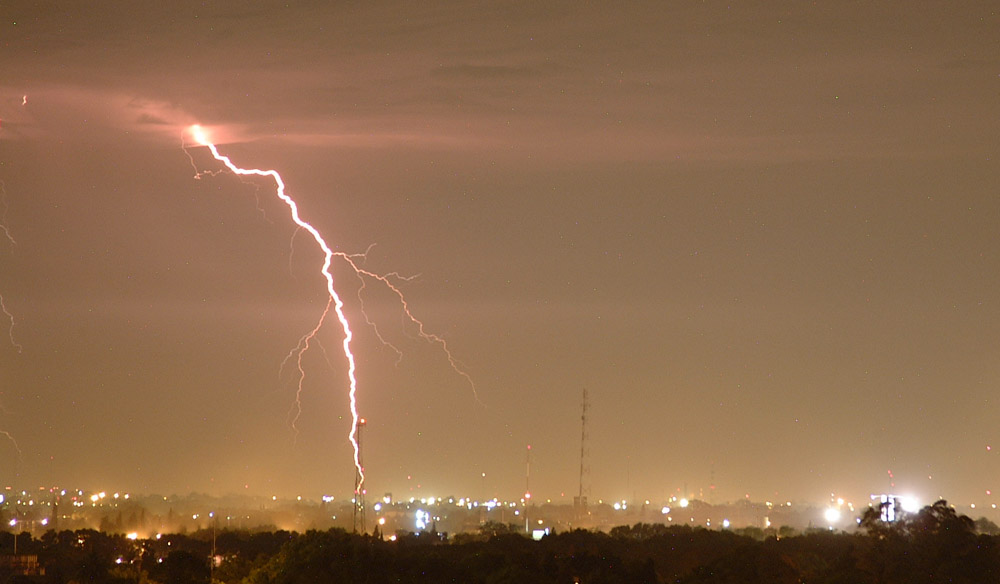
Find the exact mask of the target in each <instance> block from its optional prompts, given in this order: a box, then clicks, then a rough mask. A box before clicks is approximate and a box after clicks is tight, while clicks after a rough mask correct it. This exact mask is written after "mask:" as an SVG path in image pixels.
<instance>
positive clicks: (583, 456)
mask: <svg viewBox="0 0 1000 584" xmlns="http://www.w3.org/2000/svg"><path fill="white" fill-rule="evenodd" d="M589 407H590V401H589V400H588V399H587V389H586V388H584V389H583V408H582V412H581V414H580V492H579V494H578V495H577V496H576V497H573V508H574V510H575V511H576V517H577V521H579V520H580V519H582V518H583V517H584V516H585V515H586V514H587V496H588V495H589V494H590V485H589V484H588V483H589V482H590V481H589V479H590V466H589V464H588V457H587V454H588V451H587V409H589Z"/></svg>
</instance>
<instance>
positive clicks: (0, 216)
mask: <svg viewBox="0 0 1000 584" xmlns="http://www.w3.org/2000/svg"><path fill="white" fill-rule="evenodd" d="M0 231H2V232H3V234H4V237H5V238H6V239H7V241H8V242H9V243H10V247H11V249H13V248H14V247H15V246H17V242H16V241H14V236H13V235H11V233H10V228H8V227H7V186H6V185H5V184H4V182H3V181H2V180H0ZM0 312H3V314H4V316H6V317H7V321H8V322H9V323H10V325H9V326H8V327H7V336H8V337H10V344H11V345H13V347H14V348H15V349H17V352H18V353H20V352H21V350H22V347H21V345H20V344H19V343H18V342H17V340H15V339H14V324H15V323H14V315H13V314H11V312H10V311H9V310H7V305H6V304H5V303H4V300H3V294H0ZM8 438H10V436H8ZM11 440H13V438H11ZM15 444H16V443H15Z"/></svg>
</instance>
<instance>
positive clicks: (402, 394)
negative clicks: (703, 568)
mask: <svg viewBox="0 0 1000 584" xmlns="http://www.w3.org/2000/svg"><path fill="white" fill-rule="evenodd" d="M0 15H2V18H0V26H2V27H3V34H2V35H0V70H2V71H3V76H2V80H0V181H2V183H0V187H2V191H0V227H2V230H0V297H2V304H3V308H4V311H3V313H0V332H2V333H3V334H0V431H2V432H4V433H5V434H9V436H6V435H4V434H0V485H15V486H16V487H18V488H23V487H27V486H33V487H37V486H46V487H51V486H58V485H62V486H67V487H71V488H77V487H79V488H87V489H103V488H113V489H116V490H121V491H122V492H126V491H128V492H134V493H190V492H199V493H208V494H211V495H225V494H230V493H238V494H239V493H246V494H251V495H255V496H256V495H266V496H271V495H272V494H273V495H277V496H281V497H294V496H297V495H306V496H309V497H312V498H314V499H315V498H318V497H319V496H320V495H321V494H326V493H330V494H335V495H337V496H338V497H341V496H344V495H349V493H350V491H351V489H352V486H353V480H354V466H353V460H352V449H351V445H350V443H349V441H348V433H349V431H350V429H351V412H350V410H349V404H348V383H347V378H346V374H347V362H346V360H345V358H344V355H343V354H342V353H341V352H340V346H341V343H342V341H343V331H342V330H341V329H340V328H338V326H336V323H334V322H333V321H332V320H329V319H328V320H327V321H326V322H325V324H324V326H323V328H322V329H321V330H320V331H319V333H318V335H317V337H316V339H317V344H315V345H313V346H312V347H311V348H310V350H309V351H307V352H306V353H305V354H304V357H303V370H304V371H305V379H304V385H303V387H302V392H301V394H300V399H301V405H302V411H301V415H299V416H298V417H296V410H295V399H296V374H295V367H294V363H292V364H290V363H287V362H285V360H286V357H287V356H288V355H289V352H290V351H291V350H293V349H294V348H295V347H296V346H297V344H298V343H299V342H300V340H301V339H302V338H303V335H306V334H307V333H309V332H310V331H311V330H312V329H313V327H315V326H316V324H317V321H318V319H319V317H320V315H321V314H322V312H323V310H324V307H325V306H326V303H327V300H328V294H327V290H326V286H325V282H324V280H323V277H322V275H321V274H320V272H319V268H320V265H321V264H322V262H323V254H322V252H321V251H320V250H319V249H318V248H317V246H316V244H315V242H314V241H312V240H311V239H310V237H309V236H308V235H307V234H306V233H305V232H304V231H303V230H302V229H297V228H296V225H295V224H294V223H293V222H292V220H291V219H290V217H289V213H288V209H287V208H286V207H285V205H284V204H283V203H282V202H281V201H280V200H279V199H278V198H277V197H276V196H275V185H274V183H273V181H271V180H269V179H267V178H242V179H241V178H237V177H235V176H234V175H233V174H232V173H230V172H226V171H225V169H224V167H223V166H222V165H221V164H219V163H218V162H217V161H216V160H214V159H213V158H212V156H211V154H210V153H209V152H208V150H207V148H205V147H204V146H202V145H199V144H198V142H197V140H195V139H194V138H193V137H192V135H191V126H192V125H194V124H199V125H200V126H201V127H203V128H205V130H206V132H207V133H208V135H209V138H210V139H211V140H212V142H214V143H215V144H216V145H217V146H218V148H219V150H220V152H222V154H224V155H227V156H230V157H232V160H233V161H234V163H236V164H237V165H240V166H241V167H244V168H253V167H256V168H260V169H273V170H275V171H277V172H278V173H280V175H281V177H282V178H283V180H284V183H285V185H286V188H287V191H288V193H289V194H290V195H291V196H292V197H294V198H295V200H296V201H297V203H298V205H299V212H300V213H301V215H302V217H303V218H304V219H305V220H307V221H308V222H310V223H311V224H312V225H314V226H315V227H316V229H317V230H318V231H320V232H321V233H322V234H323V237H324V238H325V239H326V241H327V242H328V243H329V244H330V246H331V247H332V248H333V251H335V252H337V253H341V254H351V257H354V258H356V260H357V261H358V263H359V265H361V266H363V267H364V269H365V270H370V271H371V272H372V273H376V274H381V275H387V276H388V277H390V278H391V279H392V281H393V282H394V283H395V284H396V285H397V286H398V287H399V289H400V290H401V291H402V292H403V294H405V297H406V303H407V304H406V306H407V307H408V308H409V309H410V310H411V311H412V313H413V314H414V315H415V316H416V317H417V318H419V319H420V321H421V322H422V323H423V325H424V327H425V330H426V332H427V333H429V334H433V335H436V336H437V337H439V338H441V339H444V340H446V341H447V348H448V350H449V351H450V353H451V356H452V357H453V358H454V360H455V363H456V364H457V366H454V365H453V364H452V363H451V362H450V361H449V355H448V354H447V353H446V352H445V351H444V350H443V348H442V347H441V346H440V344H439V343H435V342H427V341H426V339H422V338H420V337H419V336H418V334H417V333H418V332H419V331H417V330H416V329H415V328H414V325H413V323H412V322H410V321H408V320H406V319H405V318H404V315H403V313H402V311H401V308H402V305H401V303H400V300H399V298H398V297H397V296H396V295H395V294H393V293H392V292H391V291H390V290H387V289H386V288H385V287H379V286H375V285H372V282H371V281H368V282H367V283H366V285H365V287H364V289H361V281H360V280H359V279H358V278H357V277H356V275H355V274H354V273H353V271H352V270H351V269H350V266H349V265H347V264H346V263H345V262H344V261H339V260H336V258H335V261H334V263H333V276H334V279H335V283H336V286H337V289H338V292H339V294H340V295H341V296H342V297H343V300H344V303H345V311H346V315H347V317H348V318H349V319H350V321H351V326H352V330H353V331H354V334H355V336H354V339H353V341H352V343H353V353H354V355H355V357H356V359H357V379H358V392H357V399H358V409H359V412H360V414H361V415H362V416H363V417H365V418H366V419H367V426H366V428H365V431H364V444H363V447H364V464H365V470H366V476H367V484H368V486H369V492H371V493H373V494H375V495H376V496H381V495H382V493H387V492H391V493H394V495H395V496H396V497H397V498H400V499H404V498H408V497H410V496H417V497H419V496H421V495H423V496H427V495H436V496H448V495H451V494H463V493H464V494H468V495H474V496H476V497H477V498H483V499H485V498H489V497H494V496H495V497H500V498H502V499H513V498H516V497H518V496H519V495H520V494H523V493H524V491H525V488H526V477H525V474H526V472H525V471H526V447H527V445H529V444H530V445H531V464H530V479H529V481H530V483H529V485H528V486H529V488H530V490H531V491H532V493H533V494H535V496H536V497H539V498H550V499H553V500H556V501H558V500H566V502H570V501H571V499H572V497H573V495H575V494H576V493H577V491H578V488H579V485H580V463H581V431H582V428H581V398H582V394H583V391H584V389H586V390H587V392H588V396H589V402H590V403H589V409H588V412H587V428H588V437H587V440H586V443H585V445H586V451H587V455H586V457H585V463H586V466H587V467H589V472H588V473H586V474H585V482H586V486H587V487H588V489H589V492H590V494H591V496H592V497H594V498H598V497H603V498H605V499H608V500H620V499H623V498H626V499H630V500H631V499H633V498H637V499H657V498H659V499H665V498H667V497H670V496H673V495H676V494H682V495H684V496H689V495H694V496H697V497H698V498H703V499H705V500H708V499H714V500H715V501H732V500H739V499H744V498H747V497H749V498H750V499H752V500H755V501H763V500H775V501H800V500H802V501H813V502H821V501H825V500H827V499H829V498H830V497H831V494H836V495H837V496H844V497H845V498H850V499H852V500H854V501H863V500H865V499H867V497H868V495H869V494H872V493H883V492H898V493H906V494H910V495H913V496H914V497H916V498H918V499H919V500H921V501H924V502H930V501H933V500H934V499H936V498H938V497H945V498H947V499H948V500H950V501H954V502H957V503H961V504H963V505H965V504H970V503H975V504H980V505H990V504H993V503H997V502H998V501H997V497H996V496H995V495H994V494H993V492H994V491H995V490H997V488H998V487H1000V485H998V484H997V482H996V476H997V471H998V469H1000V461H998V459H997V456H998V454H1000V453H998V451H997V447H998V445H1000V441H998V431H997V429H996V428H997V426H996V424H995V423H994V421H995V420H996V418H997V416H998V414H1000V411H998V404H997V403H996V400H995V398H994V396H995V393H996V388H997V386H998V383H1000V362H998V360H997V358H996V357H997V355H998V349H1000V340H998V337H997V335H996V331H997V330H1000V328H998V325H1000V322H998V320H1000V304H998V293H997V290H1000V282H998V278H1000V276H998V274H1000V269H998V268H1000V247H998V246H997V244H996V234H997V233H998V227H1000V199H998V198H997V196H996V191H997V185H998V184H1000V180H998V179H1000V169H998V166H997V156H998V155H1000V148H998V144H1000V143H998V141H997V138H996V137H997V136H998V135H1000V127H998V120H1000V111H998V107H1000V101H998V99H997V95H998V90H1000V56H998V53H997V46H998V45H997V40H998V35H997V30H1000V26H998V25H1000V22H998V16H997V11H996V8H995V7H994V6H993V5H992V4H991V3H987V2H957V3H948V4H946V5H945V4H940V5H938V4H933V3H916V4H912V3H911V4H905V5H904V4H901V3H886V4H876V5H872V4H868V3H846V4H845V3H839V4H829V5H825V4H819V5H813V4H805V3H799V2H752V3H743V4H739V5H727V4H725V3H720V2H704V3H698V4H694V3H662V2H639V3H629V4H628V5H627V6H625V7H612V6H607V5H596V6H594V5H590V6H583V5H579V4H578V3H569V2H567V3H561V2H555V3H542V4H537V5H536V4H531V5H521V4H517V3H494V4H489V5H480V4H473V3H467V2H461V3H454V4H447V5H442V6H440V7H432V6H427V5H421V6H415V5H411V4H408V3H397V2H384V3H362V4H346V3H328V2H297V3H288V4H287V5H286V4H285V3H277V2H269V1H262V2H254V3H249V4H239V5H237V4H233V3H204V2H189V1H180V2H169V3H158V4H149V3H139V4H137V3H131V2H105V3H101V5H100V6H99V7H95V6H93V5H86V4H81V3H60V2H52V3H44V2H22V1H17V0H15V1H14V2H6V3H4V4H3V5H2V6H0ZM365 252H367V253H365ZM353 254H365V255H364V256H360V255H353ZM393 274H395V275H393ZM361 299H363V304H364V306H363V308H364V310H365V314H363V313H362V304H361ZM369 321H370V322H371V323H374V324H375V325H377V329H376V328H373V327H372V326H370V325H369V324H368V322H369ZM380 335H381V337H382V339H380V338H379V336H380ZM8 336H9V339H8V338H7V337H8ZM383 340H384V341H388V342H389V343H391V346H389V345H387V344H385V343H383V342H382V341H383ZM393 347H395V348H397V349H398V351H399V352H397V351H396V350H394V349H393ZM283 363H284V366H283ZM465 374H467V375H468V378H466V376H465ZM470 379H471V381H472V383H470V381H469V380H470ZM293 420H294V427H293ZM484 474H485V476H484ZM104 485H114V486H113V487H105V486H104Z"/></svg>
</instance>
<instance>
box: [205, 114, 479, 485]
mask: <svg viewBox="0 0 1000 584" xmlns="http://www.w3.org/2000/svg"><path fill="white" fill-rule="evenodd" d="M188 132H189V133H190V134H191V137H192V138H193V139H194V141H195V142H196V143H197V144H199V145H201V146H204V147H206V148H208V149H209V151H210V152H211V153H212V157H213V158H215V159H216V160H217V161H219V162H221V163H222V164H223V165H225V167H226V168H228V169H229V170H230V171H231V172H232V173H233V174H235V175H238V176H250V175H252V176H261V177H268V178H270V179H272V180H273V181H274V183H275V187H276V195H277V196H278V198H279V199H281V201H282V202H283V203H285V205H286V206H287V207H288V209H289V211H290V212H291V217H292V221H294V222H295V224H296V225H297V226H298V227H299V228H300V229H303V230H305V231H307V232H308V233H309V234H310V235H311V236H312V238H313V240H314V241H315V242H316V245H318V246H319V248H320V249H321V250H323V265H322V267H321V268H320V273H321V274H322V275H323V278H324V279H325V280H326V291H327V294H328V297H329V300H328V302H327V305H326V307H325V308H324V309H323V313H322V315H321V316H320V318H319V321H318V322H317V323H316V326H315V327H313V329H312V330H311V331H309V332H308V333H306V334H305V335H304V336H303V337H302V339H300V341H299V343H298V345H297V346H296V347H295V348H294V349H292V352H291V353H290V354H289V357H291V356H292V355H295V357H296V365H297V366H298V371H299V383H298V388H297V392H296V406H297V407H298V409H299V411H301V406H300V402H299V397H300V396H301V393H302V383H303V381H304V379H305V370H304V369H303V367H302V355H303V353H305V351H306V350H308V349H309V346H310V343H311V342H312V341H313V340H314V339H315V337H316V335H317V334H319V331H320V329H321V328H322V326H323V323H324V322H325V320H326V317H327V315H328V314H329V312H330V307H331V305H332V306H333V309H334V312H335V313H336V315H337V320H339V321H340V326H341V329H342V330H343V332H344V341H343V353H344V357H345V358H346V359H347V364H348V367H347V377H348V381H349V393H348V397H349V398H350V409H351V431H350V433H349V434H348V439H349V440H350V442H351V446H352V447H353V449H354V466H355V468H356V469H357V472H358V477H359V482H358V489H359V490H360V489H361V486H362V485H363V484H364V480H365V474H364V468H363V467H362V465H361V460H360V449H359V446H358V436H357V432H358V426H359V421H360V422H361V424H363V423H364V422H363V419H361V418H360V416H359V415H358V407H357V389H358V382H357V377H356V375H355V369H356V367H355V358H354V354H353V353H352V351H351V340H352V338H353V332H352V331H351V326H350V323H349V322H348V319H347V316H346V314H345V313H344V303H343V301H342V300H341V299H340V295H339V294H337V291H336V289H335V288H334V283H333V274H332V273H331V272H330V267H331V263H332V262H333V258H334V257H337V258H339V259H341V260H343V261H344V262H346V263H347V265H348V266H350V268H351V269H352V270H354V273H355V274H356V275H357V276H358V278H359V279H360V280H361V283H362V289H363V287H364V284H365V278H368V279H371V280H374V281H376V282H379V283H380V284H381V285H383V286H385V287H386V288H388V289H389V290H390V291H391V292H392V293H393V294H395V295H396V297H397V299H398V301H399V303H400V305H401V306H402V310H403V314H404V315H405V316H406V318H407V319H408V320H409V321H410V322H411V323H412V324H413V325H414V326H416V328H417V334H418V336H420V337H421V338H422V339H424V340H426V341H428V342H431V343H434V344H437V345H438V346H440V347H441V349H442V351H443V352H444V354H445V356H446V357H447V358H448V363H449V364H450V365H451V368H452V369H453V370H454V371H455V372H456V373H458V374H459V375H461V376H462V377H463V378H465V380H466V381H467V382H468V383H469V385H470V386H471V387H472V390H473V394H474V395H475V394H476V387H475V384H474V383H473V382H472V378H471V377H470V376H469V375H468V373H466V372H465V371H464V370H463V369H462V368H461V366H460V365H459V363H458V361H456V360H455V358H454V357H453V356H452V354H451V352H450V351H449V349H448V345H447V343H446V342H445V340H444V339H443V338H441V337H439V336H437V335H434V334H431V333H428V332H426V331H425V329H424V324H423V322H421V321H420V320H418V319H417V318H416V317H415V316H414V315H413V313H412V312H411V311H410V307H409V305H408V304H407V302H406V299H405V297H404V296H403V293H402V291H401V290H400V289H399V288H398V287H397V286H395V285H394V284H393V283H392V281H390V280H389V277H396V278H399V279H402V280H405V279H406V278H402V277H400V276H398V274H389V275H388V276H386V275H380V274H376V273H374V272H370V271H368V270H365V269H363V268H362V267H361V266H360V265H359V264H358V262H357V261H356V258H357V256H356V255H348V254H345V253H343V252H334V251H333V250H331V249H330V246H329V245H328V244H327V242H326V240H324V239H323V236H322V235H321V234H320V232H319V231H318V230H317V229H316V228H315V227H313V226H312V225H311V224H310V223H308V222H307V221H305V220H303V219H302V218H301V217H300V215H299V208H298V205H297V204H296V202H295V200H293V199H292V198H291V197H290V196H288V194H287V193H286V192H285V183H284V181H283V180H282V178H281V175H279V174H278V172H277V171H276V170H261V169H257V168H249V169H248V168H240V167H238V166H236V165H235V164H234V163H233V162H232V160H230V158H229V157H228V156H225V155H223V154H220V153H219V150H218V149H217V148H216V146H215V144H214V143H212V141H211V140H209V138H208V135H207V134H206V132H205V130H204V129H203V128H202V127H201V126H200V125H194V126H191V127H190V128H188ZM193 164H194V162H193V161H192V165H193ZM195 171H196V173H197V174H196V175H195V178H201V176H202V175H204V174H209V175H214V174H216V173H213V172H210V171H199V170H198V168H197V167H195ZM361 257H364V254H362V256H361ZM359 294H360V292H359ZM365 319H366V321H367V322H368V324H370V325H372V326H374V324H373V323H371V321H369V320H368V317H367V315H366V316H365ZM376 335H378V337H379V339H380V340H382V342H383V343H385V341H384V340H383V339H382V338H381V335H379V334H378V331H377V329H376ZM386 344H388V343H386ZM390 346H391V345H390ZM392 348H393V349H395V347H392ZM397 353H398V350H397ZM476 400H477V401H478V400H479V398H478V395H476ZM295 418H296V419H297V418H298V415H296V416H295ZM294 423H295V420H293V422H292V425H293V427H294Z"/></svg>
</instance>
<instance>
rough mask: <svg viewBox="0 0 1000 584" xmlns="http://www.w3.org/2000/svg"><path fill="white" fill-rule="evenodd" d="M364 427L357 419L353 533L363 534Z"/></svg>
mask: <svg viewBox="0 0 1000 584" xmlns="http://www.w3.org/2000/svg"><path fill="white" fill-rule="evenodd" d="M364 427H365V419H364V418H360V419H358V425H357V426H356V427H355V428H356V429H355V436H356V437H357V441H358V468H355V469H354V533H362V534H363V533H365V491H366V490H367V489H365V486H364V477H363V476H362V475H361V472H362V471H361V469H363V468H364V467H365V465H364V463H362V462H361V429H362V428H364Z"/></svg>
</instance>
